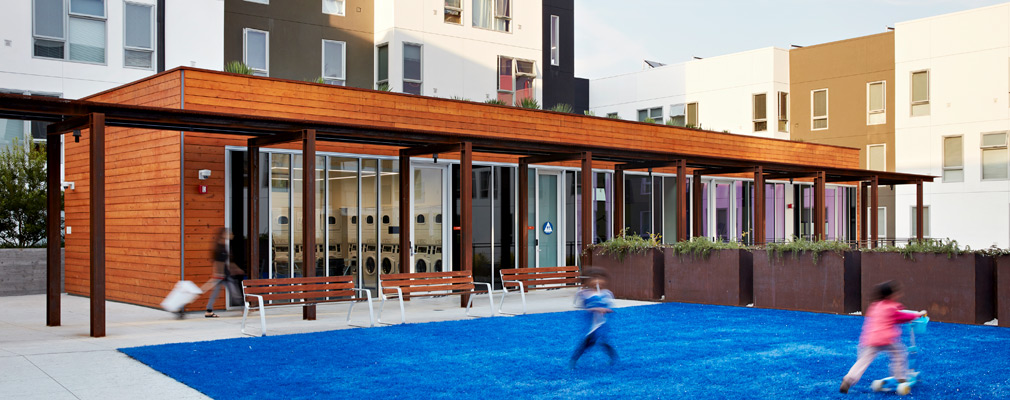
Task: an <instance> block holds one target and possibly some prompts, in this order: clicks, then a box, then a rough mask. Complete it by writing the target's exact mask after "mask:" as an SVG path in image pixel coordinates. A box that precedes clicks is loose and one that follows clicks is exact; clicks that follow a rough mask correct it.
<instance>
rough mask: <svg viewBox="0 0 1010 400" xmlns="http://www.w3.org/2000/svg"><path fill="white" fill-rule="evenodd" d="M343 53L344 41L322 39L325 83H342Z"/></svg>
mask: <svg viewBox="0 0 1010 400" xmlns="http://www.w3.org/2000/svg"><path fill="white" fill-rule="evenodd" d="M344 55H345V53H344V42H336V41H332V40H323V79H324V80H326V81H327V82H326V83H330V84H336V85H343V84H344V80H345V79H346V78H345V76H344V74H345V70H344Z"/></svg>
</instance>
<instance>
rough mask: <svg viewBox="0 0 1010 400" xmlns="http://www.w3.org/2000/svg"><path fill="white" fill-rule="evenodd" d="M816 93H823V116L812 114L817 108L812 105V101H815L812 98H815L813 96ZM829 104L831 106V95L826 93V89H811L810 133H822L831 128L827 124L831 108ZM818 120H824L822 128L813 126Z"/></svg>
mask: <svg viewBox="0 0 1010 400" xmlns="http://www.w3.org/2000/svg"><path fill="white" fill-rule="evenodd" d="M817 92H824V115H823V116H817V115H814V112H815V111H814V110H815V109H816V107H817V105H816V104H814V101H815V100H814V98H815V94H816V93H817ZM830 104H831V94H830V93H829V92H828V88H822V89H813V90H811V91H810V130H811V131H823V130H827V129H828V128H829V127H830V126H831V125H830V124H829V121H828V116H829V115H830V114H831V112H830V110H831V108H830V107H829V106H830ZM820 119H823V120H824V127H823V128H817V127H815V126H814V123H815V122H816V121H818V120H820Z"/></svg>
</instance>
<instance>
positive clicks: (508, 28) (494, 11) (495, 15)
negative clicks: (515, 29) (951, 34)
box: [460, 0, 513, 33]
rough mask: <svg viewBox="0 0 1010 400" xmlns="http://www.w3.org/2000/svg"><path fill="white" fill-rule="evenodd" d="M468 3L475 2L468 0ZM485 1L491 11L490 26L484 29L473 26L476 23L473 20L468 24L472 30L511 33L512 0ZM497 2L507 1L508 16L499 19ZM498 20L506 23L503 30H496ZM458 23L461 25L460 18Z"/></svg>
mask: <svg viewBox="0 0 1010 400" xmlns="http://www.w3.org/2000/svg"><path fill="white" fill-rule="evenodd" d="M464 1H465V0H464ZM470 1H475V0H470ZM487 1H490V2H491V9H490V10H489V11H490V13H491V20H490V23H491V25H490V26H488V27H486V28H485V27H483V26H480V25H474V24H475V23H476V21H475V20H474V21H471V22H470V26H471V27H473V28H477V29H483V30H486V31H494V32H502V33H512V22H513V21H512V13H513V12H512V11H513V7H512V0H487ZM499 1H508V2H509V9H508V14H509V15H508V16H507V17H499V16H498V2H499ZM460 4H462V3H460ZM499 19H501V20H505V21H506V23H505V30H501V29H498V28H497V26H498V24H497V22H498V20H499ZM460 21H461V23H462V18H461V19H460Z"/></svg>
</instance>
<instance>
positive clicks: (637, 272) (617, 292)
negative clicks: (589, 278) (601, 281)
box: [589, 249, 663, 301]
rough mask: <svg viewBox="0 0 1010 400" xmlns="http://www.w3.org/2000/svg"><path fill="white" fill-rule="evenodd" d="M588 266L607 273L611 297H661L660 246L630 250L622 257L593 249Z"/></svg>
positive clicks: (634, 298)
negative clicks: (657, 247) (639, 251)
mask: <svg viewBox="0 0 1010 400" xmlns="http://www.w3.org/2000/svg"><path fill="white" fill-rule="evenodd" d="M589 265H590V266H592V267H596V268H602V269H603V270H605V271H607V274H608V275H610V278H609V282H608V286H609V288H610V290H611V291H612V292H614V297H617V298H619V299H629V300H647V301H659V300H660V299H661V298H662V297H663V250H662V249H650V250H647V251H645V252H644V253H630V254H627V255H625V256H624V258H623V259H620V258H619V257H617V255H614V254H600V253H599V251H596V252H593V255H592V258H591V261H590V263H589Z"/></svg>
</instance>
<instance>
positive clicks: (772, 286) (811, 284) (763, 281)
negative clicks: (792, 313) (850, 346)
mask: <svg viewBox="0 0 1010 400" xmlns="http://www.w3.org/2000/svg"><path fill="white" fill-rule="evenodd" d="M860 290H861V288H860V275H859V252H856V251H851V249H850V248H849V245H848V244H846V243H843V242H838V241H810V240H806V239H802V238H793V240H792V241H790V242H787V243H770V244H768V245H766V246H765V247H764V249H756V250H754V306H755V307H762V308H780V309H786V310H800V311H815V312H830V313H836V314H841V313H851V312H855V311H859V310H860V304H859V299H860Z"/></svg>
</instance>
